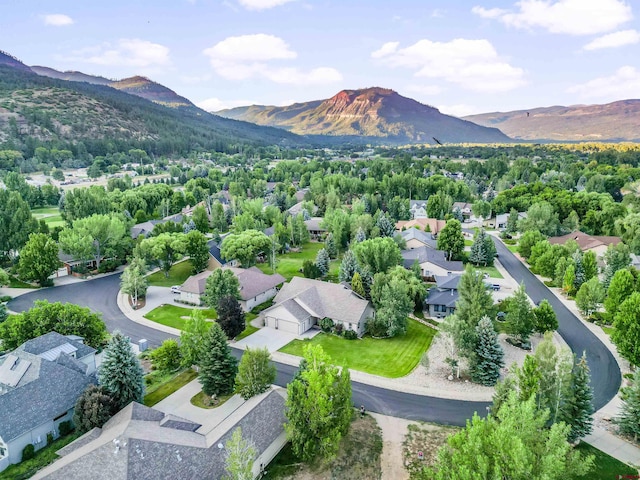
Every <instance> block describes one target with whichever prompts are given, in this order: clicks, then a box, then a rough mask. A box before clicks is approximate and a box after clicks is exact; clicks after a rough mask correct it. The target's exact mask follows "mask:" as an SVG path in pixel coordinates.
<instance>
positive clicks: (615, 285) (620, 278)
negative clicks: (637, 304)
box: [604, 268, 635, 322]
mask: <svg viewBox="0 0 640 480" xmlns="http://www.w3.org/2000/svg"><path fill="white" fill-rule="evenodd" d="M634 291H635V278H633V274H632V273H631V272H630V271H629V270H628V269H626V268H623V269H621V270H618V271H617V272H616V273H615V274H614V275H613V278H612V279H611V283H610V284H609V289H608V290H607V298H606V299H605V301H604V308H605V310H606V311H607V316H608V318H609V321H610V322H613V319H614V318H615V316H616V314H617V313H618V309H619V308H620V305H621V304H622V302H624V301H625V300H626V299H627V298H629V297H630V296H631V294H632V293H633V292H634Z"/></svg>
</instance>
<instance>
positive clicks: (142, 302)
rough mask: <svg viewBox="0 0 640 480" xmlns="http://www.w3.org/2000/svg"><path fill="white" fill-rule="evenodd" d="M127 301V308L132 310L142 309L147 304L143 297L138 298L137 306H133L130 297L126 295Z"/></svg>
mask: <svg viewBox="0 0 640 480" xmlns="http://www.w3.org/2000/svg"><path fill="white" fill-rule="evenodd" d="M127 301H128V302H129V306H130V307H131V308H133V309H134V310H140V309H141V308H144V306H145V305H146V304H147V301H146V299H145V298H144V297H138V304H137V305H134V304H133V299H132V298H131V295H127Z"/></svg>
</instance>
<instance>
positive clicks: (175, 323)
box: [144, 305, 218, 330]
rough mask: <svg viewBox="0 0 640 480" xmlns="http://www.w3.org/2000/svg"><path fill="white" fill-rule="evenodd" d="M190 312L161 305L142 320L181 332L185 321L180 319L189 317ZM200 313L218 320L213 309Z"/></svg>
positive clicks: (173, 306)
mask: <svg viewBox="0 0 640 480" xmlns="http://www.w3.org/2000/svg"><path fill="white" fill-rule="evenodd" d="M191 311H192V309H191V308H185V307H178V306H176V305H161V306H159V307H156V308H154V309H153V310H151V311H150V312H149V313H147V314H146V315H145V316H144V318H146V319H148V320H151V321H152V322H156V323H160V324H162V325H166V326H167V327H173V328H177V329H179V330H182V329H183V328H184V323H185V322H186V321H187V320H186V318H182V317H189V315H191ZM202 312H204V316H205V318H207V319H211V320H215V319H216V318H218V314H217V313H216V311H215V310H214V309H213V308H208V309H206V310H202Z"/></svg>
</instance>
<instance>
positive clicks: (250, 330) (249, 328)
mask: <svg viewBox="0 0 640 480" xmlns="http://www.w3.org/2000/svg"><path fill="white" fill-rule="evenodd" d="M258 330H260V329H259V328H258V327H254V326H253V325H251V324H250V323H249V321H248V320H247V326H246V328H245V329H244V331H243V332H242V333H241V334H240V335H238V336H237V337H236V341H237V340H242V339H243V338H245V337H248V336H249V335H251V334H252V333H256V332H257V331H258Z"/></svg>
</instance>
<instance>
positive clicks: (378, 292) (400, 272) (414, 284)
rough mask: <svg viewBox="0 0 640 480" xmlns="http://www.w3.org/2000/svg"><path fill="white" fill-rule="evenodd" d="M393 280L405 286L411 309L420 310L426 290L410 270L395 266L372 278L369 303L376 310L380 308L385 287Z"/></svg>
mask: <svg viewBox="0 0 640 480" xmlns="http://www.w3.org/2000/svg"><path fill="white" fill-rule="evenodd" d="M393 279H398V280H399V281H400V282H402V283H404V284H405V285H406V287H407V288H406V294H407V296H408V298H409V300H410V302H411V305H412V309H413V310H418V309H420V310H421V309H422V305H423V303H424V299H425V296H426V294H427V288H426V286H425V284H424V283H422V280H421V279H419V278H417V277H416V276H415V274H414V273H413V272H412V271H411V270H407V269H406V268H404V267H401V266H399V265H398V266H397V267H394V268H392V269H390V270H389V271H388V272H387V273H376V274H375V275H374V277H373V285H372V286H371V292H370V296H371V301H372V302H373V305H374V306H375V307H376V308H380V306H381V304H380V300H381V298H382V291H383V288H384V286H385V285H389V284H390V283H391V281H392V280H393Z"/></svg>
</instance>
